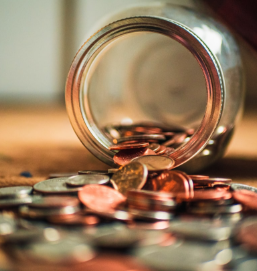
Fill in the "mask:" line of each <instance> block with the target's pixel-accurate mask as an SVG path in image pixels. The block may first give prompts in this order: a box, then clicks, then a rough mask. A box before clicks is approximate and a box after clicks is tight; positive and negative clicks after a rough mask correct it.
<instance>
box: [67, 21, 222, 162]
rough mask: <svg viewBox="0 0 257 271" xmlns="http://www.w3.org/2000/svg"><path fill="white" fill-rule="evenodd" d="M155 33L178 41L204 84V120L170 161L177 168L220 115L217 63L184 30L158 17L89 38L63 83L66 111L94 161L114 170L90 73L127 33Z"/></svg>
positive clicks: (109, 28) (111, 28)
mask: <svg viewBox="0 0 257 271" xmlns="http://www.w3.org/2000/svg"><path fill="white" fill-rule="evenodd" d="M136 32H151V33H159V34H162V35H165V36H167V37H170V38H171V39H173V40H176V41H178V42H179V43H180V44H182V45H183V46H184V47H185V48H186V49H187V50H189V51H190V52H191V53H192V54H193V56H194V57H195V59H196V60H197V62H198V63H199V65H200V67H201V69H202V72H203V75H204V78H205V82H206V90H207V101H206V110H205V114H204V117H203V119H202V121H201V124H200V126H199V128H198V129H197V130H196V131H195V133H194V134H193V135H192V136H191V138H190V140H189V141H188V142H187V143H185V144H184V145H182V146H181V147H179V148H177V149H176V150H175V151H174V152H173V153H172V154H171V155H170V157H171V158H173V159H174V160H175V166H176V167H177V166H180V165H182V164H184V163H185V162H187V161H188V160H190V159H191V158H193V157H194V156H195V155H196V154H198V153H199V152H200V151H201V150H202V149H203V148H204V147H205V145H206V144H207V142H208V140H209V139H210V138H211V136H212V134H213V132H214V130H215V129H216V127H217V124H218V122H219V119H220V117H221V114H222V110H223V104H224V79H223V74H222V71H221V68H220V65H219V62H218V60H217V59H216V57H215V56H214V55H213V54H212V52H211V50H210V49H209V48H208V47H207V46H206V45H205V43H204V42H203V41H202V40H201V39H200V38H199V37H198V36H197V35H196V34H195V33H193V32H192V31H191V30H190V29H189V28H187V27H186V26H184V25H182V24H180V23H178V22H175V21H172V20H169V19H165V18H162V17H153V16H142V17H130V18H126V19H122V20H119V21H116V22H114V23H111V24H110V25H107V26H106V27H104V28H102V29H101V30H100V31H98V32H97V33H96V34H95V35H93V36H92V37H91V38H90V39H89V40H88V41H87V42H86V43H85V44H84V45H83V46H82V47H81V48H80V50H79V51H78V53H77V55H76V56H75V58H74V61H73V63H72V66H71V68H70V71H69V74H68V78H67V83H66V107H67V111H68V115H69V118H70V121H71V124H72V126H73V129H74V130H75V132H76V134H77V136H78V137H79V139H80V140H81V142H82V143H83V144H84V145H85V146H86V148H87V149H89V150H90V151H91V152H92V153H93V154H94V155H95V156H96V157H98V158H99V159H100V160H102V161H103V162H105V163H107V164H109V165H111V166H114V162H113V159H112V157H113V155H114V153H113V152H112V151H110V150H109V149H108V147H109V146H110V145H111V144H112V142H111V141H110V140H109V139H108V138H107V137H106V136H105V135H104V134H103V133H102V132H101V130H100V128H99V127H98V126H97V124H96V123H95V120H94V117H93V115H92V112H91V107H90V103H89V97H88V85H89V84H88V83H89V81H90V72H89V71H90V69H92V66H93V65H92V64H93V63H94V61H95V60H96V59H97V56H98V55H99V53H100V52H101V51H102V50H103V49H104V48H106V46H108V45H109V44H110V43H111V42H112V41H113V40H115V39H118V38H121V37H123V36H125V35H127V34H130V33H136Z"/></svg>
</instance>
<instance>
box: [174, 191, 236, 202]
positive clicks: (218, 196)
mask: <svg viewBox="0 0 257 271" xmlns="http://www.w3.org/2000/svg"><path fill="white" fill-rule="evenodd" d="M177 196H178V198H180V199H184V200H187V201H205V200H206V201H208V200H222V199H230V198H231V197H232V194H231V193H230V192H228V191H226V190H216V189H212V190H197V191H194V197H193V198H185V196H184V195H183V194H178V195H177Z"/></svg>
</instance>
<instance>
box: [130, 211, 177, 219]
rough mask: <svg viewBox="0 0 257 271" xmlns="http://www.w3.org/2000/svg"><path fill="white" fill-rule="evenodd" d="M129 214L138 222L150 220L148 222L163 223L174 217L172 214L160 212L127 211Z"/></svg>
mask: <svg viewBox="0 0 257 271" xmlns="http://www.w3.org/2000/svg"><path fill="white" fill-rule="evenodd" d="M129 213H130V214H131V215H132V216H133V217H134V218H135V219H140V220H150V221H165V220H171V219H172V218H173V217H174V214H172V213H168V212H160V211H144V210H136V209H129Z"/></svg>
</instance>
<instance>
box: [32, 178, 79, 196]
mask: <svg viewBox="0 0 257 271" xmlns="http://www.w3.org/2000/svg"><path fill="white" fill-rule="evenodd" d="M67 180H68V177H62V178H54V179H48V180H45V181H42V182H39V183H36V184H35V185H34V189H35V190H36V191H37V192H41V193H45V194H67V193H73V192H77V191H78V190H80V189H81V187H76V188H74V187H69V186H67V184H66V182H67Z"/></svg>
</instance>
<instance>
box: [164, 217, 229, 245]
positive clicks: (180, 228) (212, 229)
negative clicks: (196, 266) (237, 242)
mask: <svg viewBox="0 0 257 271" xmlns="http://www.w3.org/2000/svg"><path fill="white" fill-rule="evenodd" d="M169 230H170V231H171V232H172V233H176V234H179V235H182V236H184V237H189V238H194V239H198V240H207V241H222V240H227V239H229V238H231V237H232V233H233V230H234V227H232V226H231V224H229V223H227V224H225V223H222V222H220V221H216V222H215V221H213V220H197V219H195V220H191V221H190V220H189V221H183V220H176V221H172V223H170V227H169Z"/></svg>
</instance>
